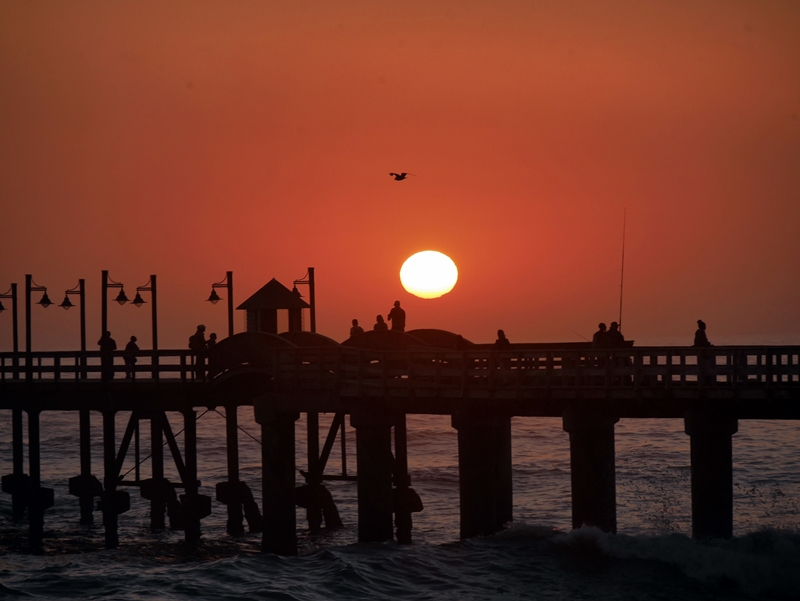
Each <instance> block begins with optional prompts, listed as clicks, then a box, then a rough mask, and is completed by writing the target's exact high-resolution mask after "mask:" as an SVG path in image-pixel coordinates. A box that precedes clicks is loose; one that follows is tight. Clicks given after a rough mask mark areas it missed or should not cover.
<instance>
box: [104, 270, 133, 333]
mask: <svg viewBox="0 0 800 601" xmlns="http://www.w3.org/2000/svg"><path fill="white" fill-rule="evenodd" d="M109 288H119V294H118V295H117V298H115V299H114V300H115V301H117V302H118V303H119V304H120V305H124V304H125V303H127V302H128V297H127V296H125V288H124V287H123V285H122V284H120V283H119V282H115V281H114V280H112V279H111V278H110V277H108V271H107V270H105V269H104V270H103V283H102V289H103V301H102V304H101V310H100V329H101V330H102V331H101V332H100V335H101V336H102V335H103V334H105V333H106V332H107V331H108V289H109Z"/></svg>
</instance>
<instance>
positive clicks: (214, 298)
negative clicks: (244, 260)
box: [206, 271, 233, 336]
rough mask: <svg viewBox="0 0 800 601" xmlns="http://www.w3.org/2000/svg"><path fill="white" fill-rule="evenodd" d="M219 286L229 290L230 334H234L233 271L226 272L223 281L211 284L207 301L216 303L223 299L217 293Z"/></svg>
mask: <svg viewBox="0 0 800 601" xmlns="http://www.w3.org/2000/svg"><path fill="white" fill-rule="evenodd" d="M217 288H227V290H228V336H233V272H232V271H227V272H225V279H224V280H222V281H221V282H216V283H214V284H211V294H210V295H209V297H208V298H207V299H206V302H208V303H211V304H212V305H216V304H217V303H218V302H219V301H221V300H222V297H221V296H220V295H219V294H217Z"/></svg>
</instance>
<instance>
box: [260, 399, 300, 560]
mask: <svg viewBox="0 0 800 601" xmlns="http://www.w3.org/2000/svg"><path fill="white" fill-rule="evenodd" d="M299 418H300V414H299V413H286V412H277V411H263V412H260V413H258V414H257V415H256V419H257V420H258V421H259V423H260V424H261V469H262V478H261V481H262V486H263V491H262V494H263V500H264V501H263V503H264V516H263V525H264V531H263V538H262V543H261V548H262V550H264V551H265V552H267V553H275V554H277V555H297V532H296V528H297V517H296V510H295V496H294V489H295V457H294V442H295V437H294V423H295V422H296V421H297V420H298V419H299Z"/></svg>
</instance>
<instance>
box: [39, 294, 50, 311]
mask: <svg viewBox="0 0 800 601" xmlns="http://www.w3.org/2000/svg"><path fill="white" fill-rule="evenodd" d="M36 304H37V305H42V307H44V308H45V309H47V307H49V306H50V305H52V304H53V301H51V300H50V297H49V296H47V292H45V293H44V294H43V295H42V300H40V301H39V302H38V303H36Z"/></svg>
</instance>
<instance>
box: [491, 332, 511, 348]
mask: <svg viewBox="0 0 800 601" xmlns="http://www.w3.org/2000/svg"><path fill="white" fill-rule="evenodd" d="M494 350H496V351H508V350H511V341H510V340H509V339H508V338H506V333H505V332H504V331H503V330H497V340H495V341H494Z"/></svg>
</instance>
